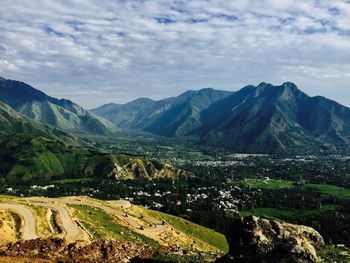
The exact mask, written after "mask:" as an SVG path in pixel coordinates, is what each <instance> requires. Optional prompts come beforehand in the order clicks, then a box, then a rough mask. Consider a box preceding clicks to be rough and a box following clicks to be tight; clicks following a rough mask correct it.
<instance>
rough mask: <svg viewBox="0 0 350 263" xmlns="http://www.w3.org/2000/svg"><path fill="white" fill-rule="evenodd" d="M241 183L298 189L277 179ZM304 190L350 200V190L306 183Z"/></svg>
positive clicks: (269, 187) (248, 180) (254, 186)
mask: <svg viewBox="0 0 350 263" xmlns="http://www.w3.org/2000/svg"><path fill="white" fill-rule="evenodd" d="M241 183H242V184H246V185H248V186H249V187H252V188H261V189H294V188H297V187H298V186H297V184H296V182H293V181H285V180H275V179H270V180H263V179H245V180H243V181H241ZM303 189H307V190H312V191H317V192H320V193H324V194H328V195H332V196H336V197H338V198H342V199H350V189H347V188H341V187H338V186H335V185H329V184H311V183H305V184H304V185H303Z"/></svg>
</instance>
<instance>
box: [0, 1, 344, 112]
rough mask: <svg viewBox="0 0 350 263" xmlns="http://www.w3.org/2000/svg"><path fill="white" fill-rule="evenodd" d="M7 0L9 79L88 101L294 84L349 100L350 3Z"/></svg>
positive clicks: (2, 37)
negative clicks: (268, 83) (187, 91)
mask: <svg viewBox="0 0 350 263" xmlns="http://www.w3.org/2000/svg"><path fill="white" fill-rule="evenodd" d="M2 2H3V5H4V6H6V12H3V13H2V15H1V17H0V31H1V32H0V54H1V60H0V70H1V75H3V76H4V77H7V78H14V79H19V80H23V81H26V82H28V83H30V84H32V85H33V86H35V87H37V88H39V89H42V90H44V91H45V92H47V93H49V94H50V95H55V96H60V97H66V98H69V99H72V100H74V101H77V102H78V103H81V104H82V105H83V106H86V107H94V106H98V105H100V104H103V103H107V102H112V101H113V102H126V101H127V100H130V99H133V98H136V97H141V96H142V97H145V96H148V97H152V98H161V97H166V96H172V95H177V94H179V93H180V92H183V91H185V90H187V89H194V88H202V87H207V86H213V87H216V88H222V89H229V90H235V89H238V88H240V87H241V86H244V85H247V84H258V83H259V82H261V81H269V82H272V83H276V84H278V83H279V82H282V81H286V80H289V81H295V82H296V83H297V84H299V86H300V88H302V89H305V90H306V91H307V92H308V93H310V94H312V95H315V94H323V95H328V96H330V97H331V98H334V99H338V100H339V101H340V102H342V103H345V104H347V105H350V98H349V97H350V95H348V96H345V94H340V93H341V92H342V93H343V92H344V90H345V91H346V90H347V88H348V86H347V85H348V84H347V83H348V82H349V80H350V77H349V70H350V4H349V2H348V1H344V0H334V1H323V0H321V1H316V0H310V1H296V0H283V1H277V0H242V1H227V0H208V1H206V0H192V1H190V0H186V1H185V0H183V1H179V0H178V1H171V0H153V1H147V0H145V1H132V0H130V1H125V0H119V1H108V0H100V1H98V0H84V1H82V0H70V1H68V0H67V1H54V0H37V1H21V0H11V1H10V0H3V1H2ZM349 94H350V93H349Z"/></svg>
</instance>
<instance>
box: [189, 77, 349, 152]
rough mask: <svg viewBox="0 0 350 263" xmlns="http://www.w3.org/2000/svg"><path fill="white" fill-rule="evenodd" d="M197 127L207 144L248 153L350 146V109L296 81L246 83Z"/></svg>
mask: <svg viewBox="0 0 350 263" xmlns="http://www.w3.org/2000/svg"><path fill="white" fill-rule="evenodd" d="M201 122H202V126H201V127H200V128H199V129H197V130H195V131H193V134H195V135H200V137H201V139H202V142H204V143H206V144H210V145H216V146H223V147H228V148H231V149H233V150H235V151H244V152H268V153H276V152H277V153H278V152H289V153H293V152H295V153H300V152H303V153H307V152H318V153H322V152H337V151H348V150H349V146H350V109H349V108H347V107H345V106H342V105H340V104H338V103H337V102H334V101H331V100H328V99H325V98H322V97H309V96H308V95H306V94H305V93H303V92H302V91H300V90H299V89H298V88H297V87H296V85H295V84H293V83H290V82H286V83H284V84H283V85H280V86H273V85H271V84H267V83H261V84H260V85H258V86H257V87H254V86H247V87H245V88H243V89H241V90H240V91H238V92H235V93H233V94H231V95H230V96H228V97H226V98H224V99H223V100H220V101H217V102H216V103H214V104H213V105H211V106H210V107H209V108H208V109H206V110H205V111H203V113H202V115H201Z"/></svg>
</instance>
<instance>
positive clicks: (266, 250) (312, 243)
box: [226, 216, 324, 263]
mask: <svg viewBox="0 0 350 263" xmlns="http://www.w3.org/2000/svg"><path fill="white" fill-rule="evenodd" d="M229 242H230V254H231V256H232V258H235V260H234V261H233V262H313V263H314V262H318V261H319V258H318V256H317V253H316V249H315V247H316V246H319V245H324V241H323V238H322V236H321V235H320V234H319V233H318V232H317V231H316V230H314V229H313V228H311V227H307V226H301V225H293V224H288V223H286V222H283V221H279V220H268V219H261V218H257V217H254V216H249V217H245V218H241V219H239V220H237V221H236V222H235V223H234V225H233V232H232V233H230V235H229ZM239 258H244V261H239ZM227 259H229V258H227ZM249 260H250V261H249ZM226 262H227V261H226Z"/></svg>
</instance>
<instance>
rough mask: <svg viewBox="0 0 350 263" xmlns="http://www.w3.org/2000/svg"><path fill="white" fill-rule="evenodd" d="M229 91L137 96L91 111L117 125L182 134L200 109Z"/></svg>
mask: <svg viewBox="0 0 350 263" xmlns="http://www.w3.org/2000/svg"><path fill="white" fill-rule="evenodd" d="M229 94H231V93H230V92H228V91H219V90H215V89H210V88H207V89H201V90H199V91H187V92H185V93H183V94H181V95H180V96H178V97H174V98H168V99H164V100H159V101H153V100H150V99H145V98H141V99H137V100H134V101H131V102H129V103H127V104H123V105H120V104H106V105H104V106H101V107H99V108H97V109H95V110H92V111H93V112H95V113H96V114H98V115H100V116H102V117H104V118H106V119H108V120H110V121H111V122H113V123H114V124H116V125H117V126H118V127H121V128H128V129H141V130H145V131H149V132H152V133H155V134H159V135H163V136H182V135H187V134H189V133H190V132H191V131H193V130H194V129H196V128H199V127H200V126H201V123H200V120H199V119H200V115H201V112H202V111H203V110H204V109H206V108H208V107H209V106H210V105H211V104H212V103H214V102H216V101H217V100H219V99H222V98H224V97H226V96H228V95H229Z"/></svg>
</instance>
